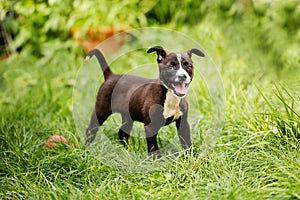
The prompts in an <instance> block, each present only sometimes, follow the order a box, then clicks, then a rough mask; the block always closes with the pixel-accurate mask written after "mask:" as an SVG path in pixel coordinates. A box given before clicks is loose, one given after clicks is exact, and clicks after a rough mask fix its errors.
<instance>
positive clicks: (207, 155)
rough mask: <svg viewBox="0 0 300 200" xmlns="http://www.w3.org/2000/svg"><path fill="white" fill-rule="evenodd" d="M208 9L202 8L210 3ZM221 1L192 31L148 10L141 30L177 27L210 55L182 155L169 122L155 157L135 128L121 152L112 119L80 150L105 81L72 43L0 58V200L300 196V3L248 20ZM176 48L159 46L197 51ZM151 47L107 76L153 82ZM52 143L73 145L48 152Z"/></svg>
mask: <svg viewBox="0 0 300 200" xmlns="http://www.w3.org/2000/svg"><path fill="white" fill-rule="evenodd" d="M187 2H188V1H187ZM204 2H206V1H204ZM208 2H209V1H207V2H206V3H203V5H202V8H207V7H209V6H212V5H210V3H208ZM221 2H223V3H219V4H217V6H213V7H211V9H212V10H215V11H216V9H217V10H218V12H217V14H216V13H214V12H211V13H207V12H205V9H202V10H201V13H202V15H203V18H202V19H201V21H200V22H197V23H195V22H194V21H193V19H189V18H182V17H184V16H182V15H179V14H178V15H177V16H175V18H172V20H171V21H170V22H169V21H166V22H164V21H162V19H164V18H163V17H162V16H161V15H163V12H164V10H163V9H162V8H161V9H157V10H156V12H155V11H153V10H152V11H151V12H152V13H151V16H153V15H154V16H156V18H155V19H156V20H157V21H155V24H152V23H154V22H151V20H149V19H148V24H147V25H149V26H151V27H158V29H163V30H166V29H167V30H176V31H178V32H179V33H180V34H181V33H182V34H184V35H185V36H187V37H188V39H190V40H191V41H195V42H196V43H197V44H199V45H200V47H201V48H202V49H203V50H204V51H205V53H206V55H207V57H206V58H205V59H203V60H201V59H198V58H196V57H195V66H196V65H197V71H196V74H195V78H194V80H193V82H192V83H191V84H192V86H191V87H192V90H190V91H189V92H190V93H189V95H190V96H188V101H189V105H190V110H189V111H190V112H189V113H190V115H189V123H190V125H191V134H192V139H193V146H192V147H191V149H190V150H189V151H188V152H183V151H181V150H180V148H178V146H179V143H178V140H177V138H176V129H175V128H174V125H173V126H169V127H165V128H163V129H162V130H161V131H160V133H159V145H160V147H161V148H162V149H163V150H164V151H163V157H162V159H159V160H152V159H150V158H148V157H147V154H146V141H145V139H144V131H143V126H142V125H141V124H139V123H136V124H135V125H134V129H133V131H132V134H133V137H132V138H131V139H130V141H129V144H128V146H127V147H126V148H124V147H122V146H121V145H120V144H119V143H118V141H117V140H118V136H117V132H118V128H119V127H120V125H121V124H120V117H119V116H118V115H114V116H112V117H110V118H109V120H108V121H107V122H106V123H105V124H104V126H103V127H101V128H100V130H99V131H98V135H97V137H98V138H97V141H96V144H95V145H93V146H92V147H90V148H87V147H85V146H84V141H83V136H84V132H83V131H82V130H83V129H84V128H85V126H86V123H87V122H88V120H89V118H88V117H86V116H88V115H89V112H90V109H91V107H92V106H93V104H94V102H93V99H94V97H95V92H96V89H97V87H98V86H99V84H100V83H101V82H102V77H101V72H100V71H99V69H98V67H99V66H98V64H97V62H96V61H95V60H94V59H92V60H90V61H84V57H85V53H83V50H82V49H81V47H79V46H78V45H77V43H76V42H75V41H74V40H72V39H71V38H67V39H66V41H65V42H63V40H64V39H65V36H64V37H61V38H58V39H57V38H50V39H49V38H48V40H49V41H48V40H47V41H39V42H42V43H40V45H39V46H38V48H37V45H36V44H37V43H34V41H33V39H34V36H33V38H32V40H31V39H28V38H26V41H27V42H28V44H25V43H22V42H21V43H22V51H20V52H18V53H13V54H12V55H11V56H10V57H9V58H7V59H3V60H1V61H0V113H1V115H0V159H1V160H0V198H2V199H300V103H299V102H300V75H299V74H300V56H299V55H300V51H299V49H300V46H299V44H300V32H299V27H300V24H299V20H298V21H297V19H299V18H297V16H298V17H299V16H300V14H299V13H300V6H299V4H293V3H290V4H282V5H281V4H279V3H277V4H276V5H275V4H274V5H271V6H270V7H269V10H267V11H266V10H264V9H265V8H264V5H265V4H261V5H260V4H259V5H256V6H257V7H256V10H255V12H254V13H252V12H250V13H244V11H243V12H239V11H236V10H235V9H238V7H237V6H236V5H237V3H233V4H232V5H231V8H230V6H229V8H227V7H226V5H227V4H226V3H224V2H227V1H221ZM289 2H296V3H297V2H298V1H289ZM298 3H299V2H298ZM293 5H296V6H295V9H294V10H293V9H292V6H293ZM172 6H173V7H174V6H175V8H176V5H173V4H172ZM172 6H170V8H169V9H171V11H172V8H173V7H172ZM205 6H207V7H205ZM259 6H260V7H259ZM164 8H165V7H164ZM175 8H174V9H175ZM19 9H20V8H19ZM291 9H292V10H291ZM171 11H168V12H171ZM171 13H172V12H171ZM278 13H279V14H278ZM287 13H289V14H287ZM280 14H281V15H280ZM270 16H271V17H270ZM280 16H284V17H283V18H281V17H280ZM146 17H148V18H150V17H149V16H146ZM176 20H179V21H176ZM180 20H183V21H180ZM189 20H191V21H189ZM93 22H94V21H93ZM187 22H189V23H187ZM177 23H178V24H177ZM91 24H92V23H91ZM142 25H143V24H139V25H136V27H141V26H142ZM43 31H45V29H43ZM52 31H53V30H52ZM39 33H40V32H39ZM157 35H159V34H157ZM175 35H176V34H175ZM51 37H52V36H51ZM161 37H163V38H168V39H169V40H171V41H174V40H172V38H170V37H168V35H166V34H164V35H163V36H161ZM20 40H21V39H20V38H19V41H20ZM39 40H44V39H43V38H39ZM45 40H46V39H45ZM24 41H25V39H24ZM175 41H176V42H178V41H180V42H178V43H179V44H177V43H175V44H174V43H172V44H170V45H169V46H166V45H168V41H161V42H162V43H163V44H164V46H165V47H166V49H170V50H172V48H178V49H185V50H187V48H194V47H193V46H191V47H190V46H189V45H188V44H190V43H186V44H182V43H183V42H184V41H182V40H175ZM36 42H37V41H36ZM21 43H20V44H21ZM128 45H129V46H130V44H128ZM154 45H156V44H154ZM147 47H148V46H143V49H138V50H135V51H132V52H127V53H126V54H124V55H121V56H119V57H117V58H116V59H113V53H111V54H110V55H107V56H108V57H109V58H110V60H111V61H113V62H112V64H111V68H112V70H113V71H114V72H116V73H132V74H138V75H140V76H144V77H155V76H157V71H158V69H157V68H155V69H153V68H151V66H152V67H153V66H154V67H156V66H155V59H156V57H155V55H147V54H146V53H145V51H146V50H147V49H146V48H147ZM149 47H150V46H149ZM37 49H39V51H37ZM193 58H194V57H193ZM145 63H146V64H148V65H149V63H150V65H151V66H150V67H149V66H145V65H143V64H145ZM136 66H142V67H140V68H137V67H136ZM83 69H84V70H83ZM140 69H141V71H140ZM214 70H215V71H214ZM83 71H84V73H83ZM211 71H213V72H214V73H215V74H211V73H209V72H211ZM98 75H99V79H97V77H98ZM80 78H85V80H87V81H91V83H90V84H89V85H88V86H89V87H83V88H80V89H81V90H78V84H79V80H81V79H80ZM95 84H96V85H95ZM79 86H80V84H79ZM213 86H218V87H216V88H219V89H220V91H219V93H218V92H217V93H214V90H213V89H214V87H213ZM219 86H220V87H219ZM78 92H80V93H79V94H78ZM84 92H85V93H84ZM216 94H219V95H221V97H220V99H221V100H222V101H221V102H218V101H215V95H216ZM77 95H81V96H79V97H86V98H87V99H86V100H85V101H87V102H88V103H87V104H86V102H85V104H84V105H83V104H82V102H83V100H82V99H80V98H79V97H78V96H77ZM223 97H224V98H223ZM78 106H79V107H78ZM85 106H86V109H85ZM78 117H79V118H78ZM78 119H80V120H79V121H78ZM216 120H217V121H216ZM55 134H57V135H63V136H64V137H65V138H66V139H67V140H70V141H71V143H74V144H75V143H76V144H77V145H76V146H74V145H72V144H62V143H61V144H58V145H57V146H56V148H53V149H46V148H45V143H46V141H47V139H48V138H49V137H51V136H52V135H55Z"/></svg>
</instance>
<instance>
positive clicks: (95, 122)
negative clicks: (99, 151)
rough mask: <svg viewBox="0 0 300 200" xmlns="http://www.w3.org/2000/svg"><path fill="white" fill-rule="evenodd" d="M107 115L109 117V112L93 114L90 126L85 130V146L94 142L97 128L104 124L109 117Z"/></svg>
mask: <svg viewBox="0 0 300 200" xmlns="http://www.w3.org/2000/svg"><path fill="white" fill-rule="evenodd" d="M109 115H111V112H99V113H96V111H94V112H93V114H92V117H91V121H90V125H89V126H88V128H87V129H86V142H85V144H86V145H88V144H90V143H92V142H93V141H94V140H95V137H96V134H97V131H98V127H99V126H101V125H102V124H103V123H104V121H105V120H106V119H107V118H108V117H109Z"/></svg>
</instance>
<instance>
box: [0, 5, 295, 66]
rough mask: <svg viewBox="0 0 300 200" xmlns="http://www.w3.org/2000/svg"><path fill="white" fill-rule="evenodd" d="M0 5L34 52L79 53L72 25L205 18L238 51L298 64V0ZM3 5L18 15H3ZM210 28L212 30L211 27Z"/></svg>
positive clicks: (175, 24) (185, 22)
mask: <svg viewBox="0 0 300 200" xmlns="http://www.w3.org/2000/svg"><path fill="white" fill-rule="evenodd" d="M1 7H2V8H4V9H3V10H4V12H1V16H0V17H1V23H3V24H4V25H5V27H6V28H7V30H8V31H10V32H11V33H13V34H15V35H16V37H15V39H14V46H15V48H23V49H28V50H30V51H31V52H32V53H33V54H34V55H37V56H53V51H55V50H59V49H61V48H64V49H67V50H70V51H73V53H82V51H80V48H78V46H77V43H75V42H74V41H73V40H70V29H71V28H74V27H80V28H83V29H87V28H89V27H103V26H115V27H117V26H124V25H126V26H129V27H133V28H139V27H145V26H167V27H171V28H174V29H180V27H186V26H187V27H191V26H206V24H207V22H209V23H210V24H212V26H213V27H216V28H218V29H220V32H221V36H222V38H226V40H228V41H229V43H232V44H234V45H235V47H236V48H238V49H244V50H241V52H242V53H243V54H247V55H248V56H251V57H252V58H253V56H256V54H257V53H259V54H261V55H260V56H261V57H262V58H261V59H266V60H269V63H270V64H271V65H273V66H275V67H276V68H277V69H283V68H284V66H286V67H287V68H288V67H299V63H300V46H299V44H300V2H299V0H287V1H267V0H258V1H252V0H215V1H210V0H201V1H194V0H185V1H164V0H155V1H138V0H125V1H124V0H113V1H110V0H103V1H101V2H99V1H87V0H65V1H59V0H23V1H16V0H12V1H1V3H0V8H1ZM9 10H13V11H15V12H16V13H17V14H18V17H17V18H16V19H12V18H9V17H5V12H7V11H9ZM210 31H211V32H212V33H210V34H213V35H214V34H215V33H214V29H212V30H210ZM220 32H219V33H217V34H220ZM197 39H198V38H197ZM217 42H219V41H217ZM250 49H251V50H250ZM237 51H239V50H237ZM233 52H234V51H233ZM212 53H214V52H212ZM231 53H232V52H231ZM235 53H237V54H238V52H235ZM260 56H259V57H260ZM246 57H247V56H246Z"/></svg>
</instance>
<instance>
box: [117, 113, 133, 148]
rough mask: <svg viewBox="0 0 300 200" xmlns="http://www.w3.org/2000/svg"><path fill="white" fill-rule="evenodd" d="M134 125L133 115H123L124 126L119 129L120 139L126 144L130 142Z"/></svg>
mask: <svg viewBox="0 0 300 200" xmlns="http://www.w3.org/2000/svg"><path fill="white" fill-rule="evenodd" d="M132 125H133V121H132V119H131V117H130V116H125V115H122V126H121V128H120V130H119V139H120V142H121V143H122V144H123V145H124V146H125V145H126V143H127V142H128V138H129V136H130V131H131V129H132Z"/></svg>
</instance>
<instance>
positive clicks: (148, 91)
mask: <svg viewBox="0 0 300 200" xmlns="http://www.w3.org/2000/svg"><path fill="white" fill-rule="evenodd" d="M152 52H156V53H157V62H158V68H159V78H158V79H146V78H141V77H138V76H131V75H116V74H114V73H113V72H112V71H111V70H110V68H109V67H108V65H107V63H106V60H105V58H104V56H103V55H102V53H101V52H100V51H99V50H98V49H94V50H92V51H91V52H90V53H89V54H88V55H87V57H86V59H90V58H91V57H92V56H96V57H97V59H98V61H99V64H100V66H101V68H102V70H103V73H104V79H105V81H104V83H103V84H102V85H101V87H100V89H99V91H98V95H97V99H96V105H95V109H94V112H93V114H92V117H91V121H90V125H89V127H88V128H87V130H86V136H87V141H86V142H87V144H88V143H90V142H92V141H93V140H94V139H95V136H96V133H97V130H98V126H101V125H102V124H103V122H104V121H105V120H106V119H107V118H108V116H109V115H111V114H112V113H120V114H121V116H122V127H121V128H120V130H119V138H120V140H121V142H122V144H124V145H125V142H126V141H127V140H128V138H129V135H130V131H131V129H132V125H133V121H139V122H142V123H144V127H145V132H146V140H147V145H148V153H149V154H152V153H154V152H156V151H158V150H159V148H158V145H157V141H156V136H157V133H158V131H159V129H160V128H161V127H163V126H165V125H168V124H170V123H171V122H173V121H175V122H176V127H177V131H178V136H179V139H180V142H181V144H182V147H183V148H185V149H186V148H188V147H190V146H191V138H190V127H189V124H188V121H187V116H188V103H187V102H186V99H185V96H186V93H187V89H188V86H189V84H190V82H191V81H192V79H193V62H192V60H191V57H192V54H196V55H198V56H201V57H204V54H203V53H202V52H201V51H200V50H198V49H191V50H189V51H187V52H184V53H167V52H166V51H165V50H164V49H163V48H162V47H161V46H155V47H152V48H150V49H149V50H148V51H147V53H152ZM157 153H159V152H157Z"/></svg>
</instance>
